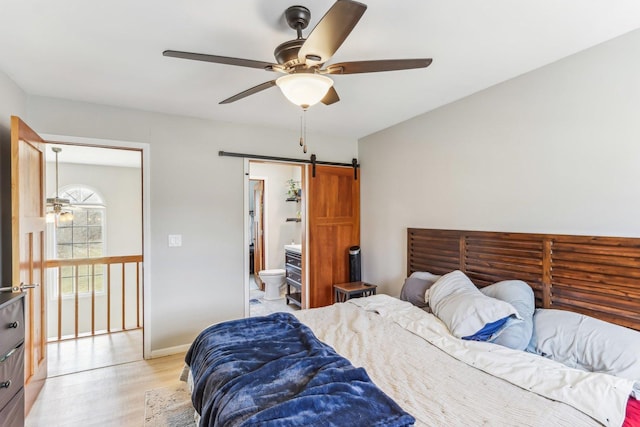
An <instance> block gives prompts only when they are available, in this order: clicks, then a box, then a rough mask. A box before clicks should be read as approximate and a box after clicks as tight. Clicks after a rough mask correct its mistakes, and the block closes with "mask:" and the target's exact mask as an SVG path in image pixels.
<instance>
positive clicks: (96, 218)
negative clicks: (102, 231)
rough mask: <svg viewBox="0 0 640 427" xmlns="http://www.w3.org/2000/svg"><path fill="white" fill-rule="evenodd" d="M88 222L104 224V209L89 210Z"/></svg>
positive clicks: (90, 223)
mask: <svg viewBox="0 0 640 427" xmlns="http://www.w3.org/2000/svg"><path fill="white" fill-rule="evenodd" d="M87 213H88V218H87V224H89V225H99V226H102V210H100V209H90V210H88V212H87Z"/></svg>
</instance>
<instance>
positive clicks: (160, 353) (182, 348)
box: [149, 344, 191, 359]
mask: <svg viewBox="0 0 640 427" xmlns="http://www.w3.org/2000/svg"><path fill="white" fill-rule="evenodd" d="M189 347H191V344H183V345H177V346H175V347H167V348H161V349H159V350H152V351H151V355H150V356H149V359H155V358H158V357H164V356H171V355H173V354H178V353H185V352H186V351H187V350H189Z"/></svg>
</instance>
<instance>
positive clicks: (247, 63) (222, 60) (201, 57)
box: [162, 50, 277, 71]
mask: <svg viewBox="0 0 640 427" xmlns="http://www.w3.org/2000/svg"><path fill="white" fill-rule="evenodd" d="M162 55H163V56H170V57H172V58H182V59H193V60H195V61H205V62H214V63H216V64H227V65H237V66H239V67H249V68H260V69H262V70H267V71H273V67H274V66H277V64H272V63H270V62H263V61H254V60H252V59H242V58H231V57H229V56H218V55H207V54H204V53H191V52H180V51H178V50H165V51H164V52H162Z"/></svg>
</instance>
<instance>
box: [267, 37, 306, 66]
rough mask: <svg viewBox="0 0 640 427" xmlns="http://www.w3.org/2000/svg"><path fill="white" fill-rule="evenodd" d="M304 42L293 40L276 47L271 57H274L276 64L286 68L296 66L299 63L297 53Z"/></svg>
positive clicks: (302, 40)
mask: <svg viewBox="0 0 640 427" xmlns="http://www.w3.org/2000/svg"><path fill="white" fill-rule="evenodd" d="M304 42H305V39H295V40H289V41H286V42H284V43H281V44H280V45H278V47H276V49H275V50H274V51H273V55H274V56H275V57H276V61H278V64H282V65H285V66H287V67H291V66H294V65H298V64H299V63H300V60H299V59H298V52H299V51H300V48H301V47H302V45H303V44H304Z"/></svg>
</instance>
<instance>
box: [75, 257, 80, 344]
mask: <svg viewBox="0 0 640 427" xmlns="http://www.w3.org/2000/svg"><path fill="white" fill-rule="evenodd" d="M74 268H75V271H76V274H75V290H76V304H75V307H76V309H75V313H74V316H75V322H76V338H78V317H79V316H78V312H79V311H80V310H79V308H78V302H79V301H78V295H79V290H78V287H79V286H78V285H79V283H78V277H79V270H80V266H79V265H75V266H74Z"/></svg>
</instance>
